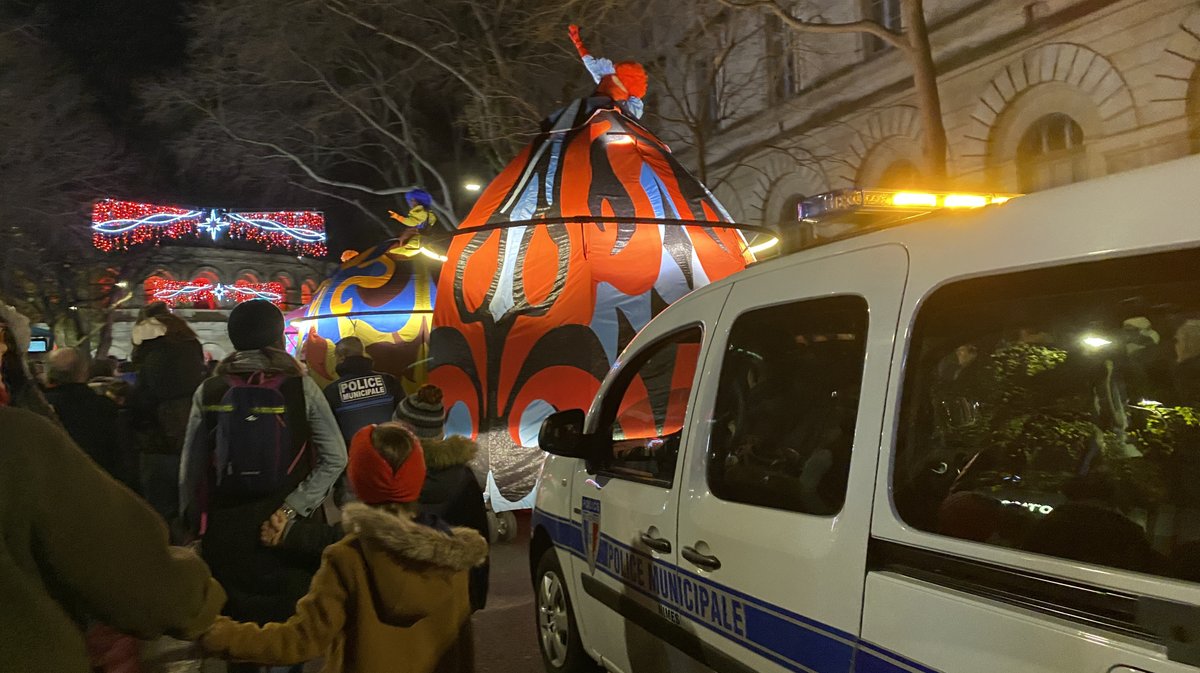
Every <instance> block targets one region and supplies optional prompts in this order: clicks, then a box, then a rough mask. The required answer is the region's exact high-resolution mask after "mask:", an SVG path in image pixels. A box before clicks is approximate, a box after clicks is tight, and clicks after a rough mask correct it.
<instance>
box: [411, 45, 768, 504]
mask: <svg viewBox="0 0 1200 673" xmlns="http://www.w3.org/2000/svg"><path fill="white" fill-rule="evenodd" d="M572 37H573V39H574V40H575V42H576V46H577V47H578V48H579V51H580V54H581V56H583V58H584V62H585V65H587V67H588V70H589V71H590V72H591V73H592V75H593V77H594V79H595V80H596V82H597V84H598V87H597V89H596V91H595V92H594V93H593V94H592V95H590V96H588V97H586V98H581V99H579V100H576V101H574V102H572V103H571V104H569V105H568V106H566V107H565V108H563V109H561V110H559V111H557V112H555V113H554V114H553V115H551V116H550V117H549V118H548V119H546V120H545V121H544V122H543V124H542V128H541V132H540V133H539V135H537V137H536V138H535V139H534V140H533V142H531V143H530V144H529V145H528V146H527V147H526V148H525V149H524V150H523V151H522V152H521V153H520V154H518V156H517V157H516V158H515V159H513V160H512V161H511V162H510V163H509V164H508V166H507V167H505V168H504V170H503V171H502V172H501V173H500V174H499V175H498V176H497V177H496V178H495V179H494V180H493V181H492V182H491V184H489V185H488V186H487V188H486V189H485V190H484V191H483V192H482V193H481V195H480V197H479V199H478V201H477V202H476V204H475V206H474V208H473V209H472V210H471V212H470V214H469V215H468V216H467V217H466V219H464V220H463V221H462V223H461V224H460V226H459V227H458V228H457V229H456V230H455V232H454V233H455V235H454V236H453V238H452V239H451V241H450V244H449V249H448V250H447V252H446V256H447V258H448V261H446V262H445V263H444V264H443V265H442V269H441V275H440V277H439V280H438V288H439V291H438V293H437V297H436V301H435V302H434V314H433V326H434V327H433V332H432V336H431V344H430V352H431V356H432V360H433V363H432V369H431V370H430V373H429V380H430V382H432V383H434V384H436V385H438V386H440V387H441V388H442V390H443V391H444V394H445V397H444V399H445V404H446V407H447V409H448V418H447V432H448V433H450V434H460V435H466V436H470V437H473V438H475V439H476V440H477V441H478V444H479V446H480V453H481V455H482V456H483V458H484V460H486V463H487V468H488V470H489V484H488V492H489V495H490V500H491V506H492V508H493V509H494V510H496V511H504V510H510V509H520V508H527V507H529V506H531V504H532V491H533V487H534V485H535V481H536V477H537V472H538V467H539V465H540V462H541V458H542V453H541V451H539V450H538V448H537V434H538V430H539V428H540V426H541V422H542V420H543V419H544V418H545V417H546V416H548V415H549V414H551V413H553V412H554V411H556V410H560V409H568V408H587V407H588V405H589V404H590V402H591V399H592V397H593V396H594V394H595V393H596V391H597V390H598V388H599V385H600V382H601V380H602V379H603V377H604V375H605V374H606V373H607V372H608V370H609V369H610V368H611V367H612V365H613V362H614V360H615V359H616V357H617V354H618V353H619V352H620V351H621V349H622V348H624V346H625V345H626V344H627V343H628V342H629V340H630V339H632V337H633V335H634V334H635V333H636V332H637V331H638V330H639V329H641V328H642V327H643V326H644V325H645V324H646V323H647V322H649V320H650V319H651V318H652V317H654V316H655V315H656V314H658V313H659V312H660V311H662V310H663V309H664V308H666V307H667V306H668V305H669V304H671V303H672V302H674V301H676V300H678V299H679V298H681V297H682V296H683V295H685V294H686V293H688V292H690V291H691V290H693V289H695V288H697V287H701V286H703V285H706V284H708V283H710V282H713V281H715V280H719V279H721V278H724V277H726V276H728V275H730V274H732V273H735V272H737V271H740V270H742V269H744V268H745V267H746V265H747V264H748V263H750V262H751V261H753V252H752V250H751V249H750V247H749V245H748V244H747V238H746V236H745V235H744V233H743V232H746V231H750V230H757V228H755V227H750V226H746V225H740V224H737V223H735V222H734V221H733V218H732V217H730V215H729V213H728V212H726V210H725V208H724V207H722V205H721V204H720V203H719V202H718V201H717V199H716V198H714V197H713V195H712V194H711V193H710V192H709V190H708V189H707V188H706V187H705V186H704V185H703V184H701V183H700V182H699V181H698V180H697V179H696V178H695V177H694V176H692V175H691V174H690V173H689V172H688V171H687V170H686V169H685V168H684V167H683V166H682V165H681V164H680V162H679V161H678V160H677V159H676V158H675V157H674V156H673V155H672V153H671V151H670V149H669V148H668V147H667V146H666V145H665V144H664V143H663V142H662V141H660V140H659V139H658V138H657V137H655V135H654V134H653V133H652V132H650V131H649V130H648V129H647V128H646V127H644V126H642V125H641V124H640V123H639V122H638V121H637V119H638V118H639V117H640V114H641V110H642V103H641V96H643V95H644V93H645V88H646V84H645V74H644V71H643V70H642V68H641V66H640V65H638V64H636V63H618V64H616V65H614V64H612V63H611V62H610V61H608V60H606V59H597V58H594V57H592V56H591V55H590V54H588V53H587V51H586V49H584V48H583V45H582V41H581V40H579V38H578V32H577V30H576V29H574V27H573V28H572ZM764 233H765V232H764ZM771 240H773V239H771ZM650 394H651V395H653V391H651V393H650ZM651 403H652V404H651V406H654V405H653V400H651Z"/></svg>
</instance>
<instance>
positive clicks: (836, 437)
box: [708, 297, 867, 515]
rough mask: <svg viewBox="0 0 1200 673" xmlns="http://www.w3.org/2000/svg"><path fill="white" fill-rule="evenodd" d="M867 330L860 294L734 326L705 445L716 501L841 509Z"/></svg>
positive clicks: (748, 317) (790, 307) (752, 315)
mask: <svg viewBox="0 0 1200 673" xmlns="http://www.w3.org/2000/svg"><path fill="white" fill-rule="evenodd" d="M866 334H867V303H866V301H865V300H864V299H863V298H862V297H831V298H825V299H816V300H811V301H803V302H796V303H791V304H782V305H779V306H772V307H770V308H763V309H759V310H756V311H750V312H748V313H744V314H742V315H741V316H739V317H738V318H737V320H735V321H734V323H733V328H732V330H731V331H730V335H729V343H728V345H727V346H726V349H725V355H724V360H723V362H722V364H721V378H720V383H719V384H718V385H719V387H718V390H717V401H716V406H715V408H714V413H713V419H712V430H711V439H710V443H709V454H708V485H709V488H710V489H711V490H712V492H713V494H714V495H716V496H717V497H718V498H721V499H722V500H730V501H734V502H742V503H747V504H751V505H760V506H763V507H772V508H776V509H786V510H791V511H795V512H804V513H806V514H818V515H831V514H836V513H837V512H838V511H840V510H841V508H842V503H843V502H844V501H845V499H846V479H847V476H848V474H849V469H850V448H851V446H852V445H853V443H854V425H855V420H856V418H857V414H858V397H859V390H860V389H861V388H862V372H863V362H864V358H865V352H866V351H865V341H866Z"/></svg>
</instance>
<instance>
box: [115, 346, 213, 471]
mask: <svg viewBox="0 0 1200 673" xmlns="http://www.w3.org/2000/svg"><path fill="white" fill-rule="evenodd" d="M133 362H134V364H135V365H136V366H137V383H135V384H134V386H133V390H132V391H130V395H129V402H128V404H129V407H130V409H131V410H132V411H133V416H134V424H135V428H136V429H137V431H138V433H139V437H140V442H139V443H140V445H141V446H140V448H141V450H142V451H143V452H145V453H176V454H177V453H179V452H180V451H182V450H183V439H184V431H185V429H186V428H187V421H188V410H189V408H190V407H189V404H188V400H189V399H190V398H191V396H192V394H193V393H194V392H196V387H197V386H199V385H200V383H201V382H202V381H204V379H205V377H206V376H207V375H208V370H207V368H206V367H205V366H204V349H203V348H202V347H201V346H200V342H199V341H198V340H197V339H194V338H187V337H176V336H160V337H157V338H154V339H148V340H146V341H142V342H141V343H139V344H138V345H137V346H136V347H135V348H134V349H133Z"/></svg>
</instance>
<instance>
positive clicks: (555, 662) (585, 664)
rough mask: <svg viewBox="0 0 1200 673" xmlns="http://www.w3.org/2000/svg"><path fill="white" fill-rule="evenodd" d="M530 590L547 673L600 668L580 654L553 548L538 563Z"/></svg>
mask: <svg viewBox="0 0 1200 673" xmlns="http://www.w3.org/2000/svg"><path fill="white" fill-rule="evenodd" d="M536 578H537V579H536V580H535V581H534V586H533V591H534V594H535V598H534V610H535V617H536V619H537V629H538V644H539V646H540V647H539V649H540V650H541V652H542V663H543V664H544V665H545V666H546V670H547V671H549V672H550V673H592V672H593V671H598V670H600V668H599V667H598V666H597V665H596V662H594V661H592V658H591V657H589V656H588V655H587V653H586V652H584V651H583V643H582V642H580V641H579V631H578V629H576V627H575V614H574V613H573V612H572V611H571V598H570V596H568V595H567V582H566V576H565V575H563V572H562V568H561V567H560V566H559V565H558V557H557V556H556V555H555V552H554V548H553V547H552V548H550V549H547V550H546V551H545V552H544V553H543V554H542V558H541V560H540V561H538V566H537V575H536Z"/></svg>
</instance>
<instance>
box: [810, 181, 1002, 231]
mask: <svg viewBox="0 0 1200 673" xmlns="http://www.w3.org/2000/svg"><path fill="white" fill-rule="evenodd" d="M1017 196H1020V194H1001V193H988V192H933V191H913V190H896V189H862V188H859V187H850V188H847V189H839V190H836V191H832V192H827V193H825V194H818V195H817V196H814V197H812V198H809V199H805V200H804V201H801V202H800V205H799V207H798V210H799V212H798V215H799V219H801V220H803V221H810V222H816V221H819V220H821V219H823V218H827V217H829V216H833V215H840V214H845V213H851V212H854V213H881V214H882V213H892V214H902V213H907V214H913V213H925V212H929V211H931V210H937V209H939V208H952V209H959V208H981V207H983V206H987V205H994V204H1001V203H1004V202H1006V201H1008V200H1009V199H1012V198H1014V197H1017Z"/></svg>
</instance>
